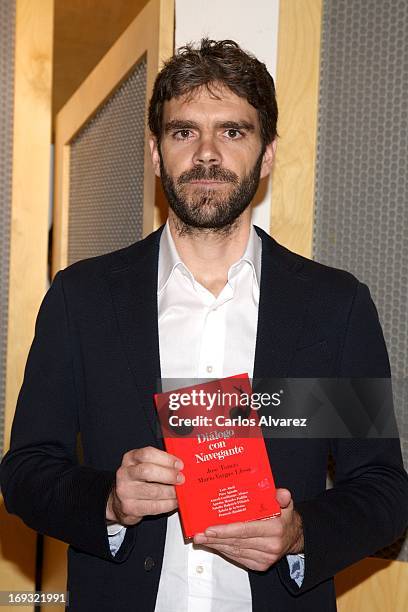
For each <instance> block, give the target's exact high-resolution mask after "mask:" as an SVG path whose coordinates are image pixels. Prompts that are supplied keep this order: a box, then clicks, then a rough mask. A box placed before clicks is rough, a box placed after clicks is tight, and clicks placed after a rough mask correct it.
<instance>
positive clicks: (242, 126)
mask: <svg viewBox="0 0 408 612" xmlns="http://www.w3.org/2000/svg"><path fill="white" fill-rule="evenodd" d="M215 126H216V127H218V128H225V129H231V130H247V131H248V132H254V131H255V126H254V124H253V123H250V122H249V121H245V120H244V119H242V120H240V121H218V122H217V123H216V124H215Z"/></svg>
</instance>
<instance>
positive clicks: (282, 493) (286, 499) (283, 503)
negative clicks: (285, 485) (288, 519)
mask: <svg viewBox="0 0 408 612" xmlns="http://www.w3.org/2000/svg"><path fill="white" fill-rule="evenodd" d="M276 500H277V502H278V503H279V505H280V507H281V508H287V507H288V506H289V504H290V502H291V501H292V494H291V492H290V491H289V489H276Z"/></svg>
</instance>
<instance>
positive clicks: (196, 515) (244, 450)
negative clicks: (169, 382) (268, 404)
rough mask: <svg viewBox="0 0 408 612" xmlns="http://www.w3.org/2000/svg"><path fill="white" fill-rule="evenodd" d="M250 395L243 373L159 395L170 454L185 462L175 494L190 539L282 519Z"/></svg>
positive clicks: (159, 406)
mask: <svg viewBox="0 0 408 612" xmlns="http://www.w3.org/2000/svg"><path fill="white" fill-rule="evenodd" d="M251 395H252V389H251V385H250V382H249V378H248V374H240V375H237V376H230V377H228V378H223V379H221V380H215V381H210V382H206V383H203V384H197V385H193V386H191V387H184V388H182V389H176V390H173V391H169V392H166V393H156V394H155V396H154V397H155V402H156V407H157V410H158V415H159V420H160V424H161V428H162V433H163V438H164V444H165V447H166V450H167V451H168V452H169V453H171V454H172V455H175V456H176V457H179V458H180V459H181V460H182V461H183V463H184V469H183V473H184V476H185V482H184V483H183V484H181V485H177V486H176V492H177V499H178V505H179V512H180V516H181V521H182V525H183V531H184V535H185V537H186V538H191V537H193V536H194V535H195V534H196V533H201V532H203V531H205V529H206V528H207V527H209V526H211V525H221V524H225V523H235V522H241V521H254V520H258V519H266V518H271V517H274V516H279V515H280V506H279V503H278V502H277V501H276V497H275V493H276V491H275V484H274V480H273V476H272V471H271V466H270V463H269V459H268V455H267V452H266V448H265V442H264V439H263V435H262V430H261V427H260V426H259V424H258V416H257V412H256V410H252V409H251V405H250V401H251Z"/></svg>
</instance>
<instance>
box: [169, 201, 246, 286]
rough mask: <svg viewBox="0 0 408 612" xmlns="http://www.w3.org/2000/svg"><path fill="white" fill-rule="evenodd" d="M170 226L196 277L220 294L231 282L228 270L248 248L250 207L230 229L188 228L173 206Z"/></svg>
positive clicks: (188, 265)
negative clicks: (227, 283) (228, 282)
mask: <svg viewBox="0 0 408 612" xmlns="http://www.w3.org/2000/svg"><path fill="white" fill-rule="evenodd" d="M169 228H170V232H171V235H172V238H173V240H174V244H175V246H176V249H177V252H178V254H179V255H180V257H181V259H182V261H183V263H184V264H185V265H186V266H187V268H188V269H189V270H190V271H191V273H192V274H193V276H194V278H195V279H196V280H197V281H198V282H199V283H201V284H202V285H203V286H204V287H206V288H207V289H208V290H209V291H211V292H212V293H213V294H214V295H218V294H219V293H220V291H221V290H222V288H223V287H224V285H225V284H226V282H227V278H228V270H229V268H230V267H231V266H232V264H233V263H235V262H236V261H238V260H239V258H240V257H242V255H243V254H244V252H245V248H246V246H247V243H248V238H249V232H250V229H251V209H250V207H248V208H247V209H246V210H245V211H244V212H243V213H242V215H240V216H239V217H238V219H237V220H236V221H235V223H234V224H233V225H232V226H230V227H229V228H228V229H227V230H226V231H221V232H220V231H214V230H207V229H199V228H192V231H188V232H185V231H183V228H182V226H181V224H180V220H179V219H178V217H177V216H176V215H175V214H174V213H173V211H172V210H169Z"/></svg>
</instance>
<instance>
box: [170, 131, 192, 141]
mask: <svg viewBox="0 0 408 612" xmlns="http://www.w3.org/2000/svg"><path fill="white" fill-rule="evenodd" d="M190 134H191V130H177V132H174V134H173V136H174V137H175V138H178V139H179V140H186V139H187V138H188V137H189V136H190Z"/></svg>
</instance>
